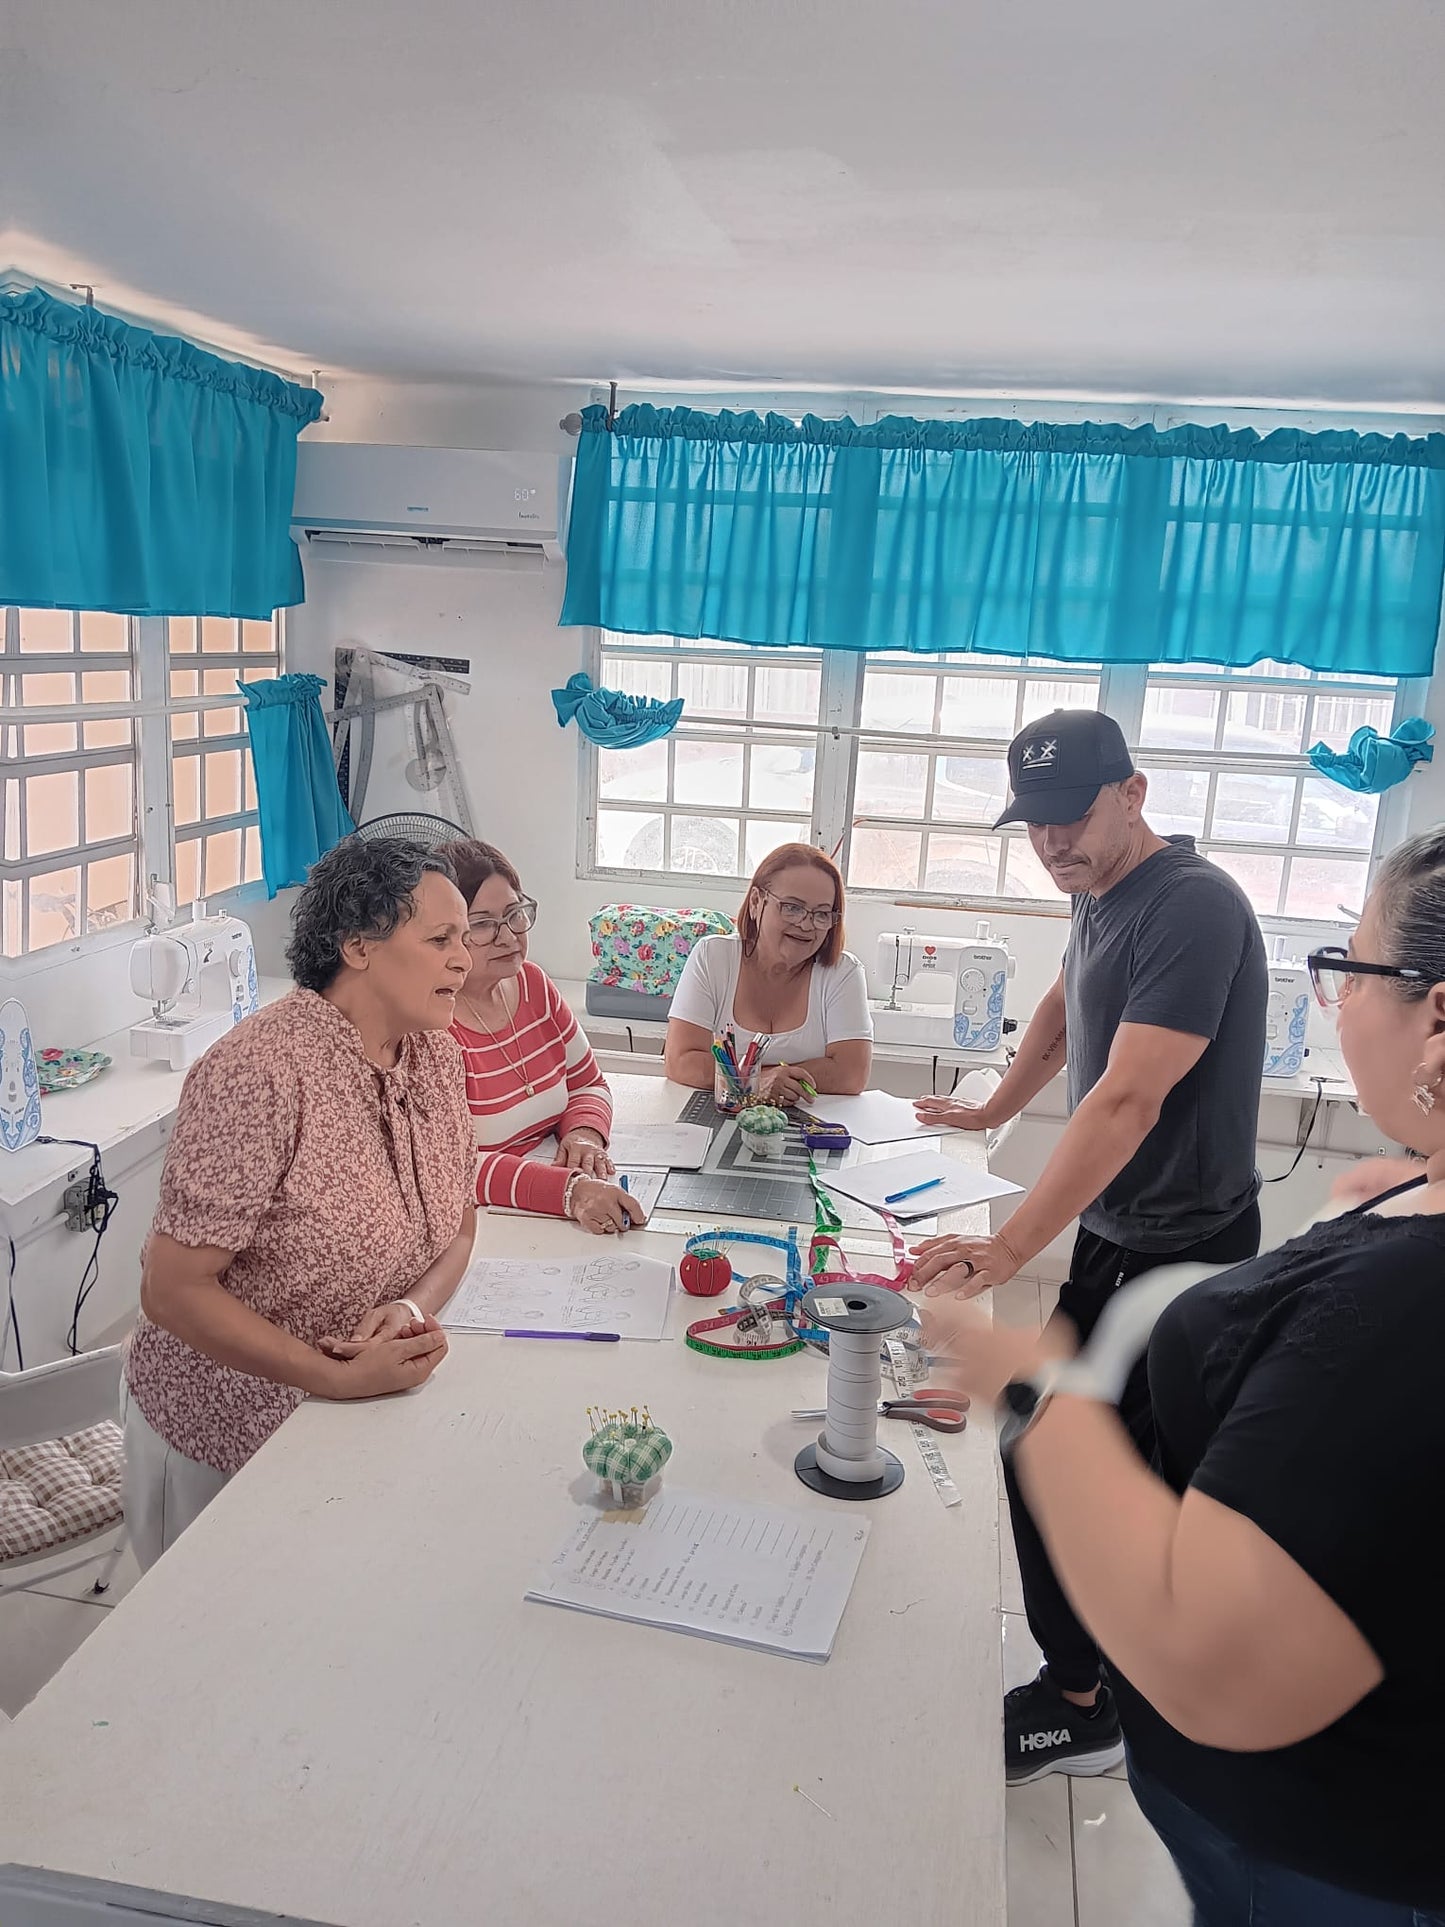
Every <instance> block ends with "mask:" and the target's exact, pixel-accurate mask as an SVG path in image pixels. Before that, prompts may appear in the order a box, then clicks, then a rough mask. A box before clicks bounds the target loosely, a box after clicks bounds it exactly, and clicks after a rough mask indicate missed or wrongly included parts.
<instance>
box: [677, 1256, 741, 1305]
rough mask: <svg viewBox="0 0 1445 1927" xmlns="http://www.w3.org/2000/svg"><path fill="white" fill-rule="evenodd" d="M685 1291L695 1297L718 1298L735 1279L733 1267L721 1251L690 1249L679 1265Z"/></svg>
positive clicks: (679, 1274)
mask: <svg viewBox="0 0 1445 1927" xmlns="http://www.w3.org/2000/svg"><path fill="white" fill-rule="evenodd" d="M678 1276H679V1277H680V1278H681V1280H682V1288H683V1290H684V1291H687V1292H691V1293H692V1296H693V1297H694V1298H716V1297H717V1295H718V1293H719V1292H722V1291H726V1290H727V1288H728V1286H729V1285H730V1284H731V1283H732V1281H733V1268H732V1266H731V1265H730V1264H729V1263H728V1261H727V1259H726V1258H725V1257H724V1256H723V1254H722V1253H721V1252H720V1251H689V1252H687V1253H685V1254H684V1257H683V1260H682V1263H681V1264H680V1265H679V1266H678Z"/></svg>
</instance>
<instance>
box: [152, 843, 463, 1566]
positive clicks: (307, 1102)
mask: <svg viewBox="0 0 1445 1927" xmlns="http://www.w3.org/2000/svg"><path fill="white" fill-rule="evenodd" d="M294 926H295V927H294V934H293V939H292V943H291V948H290V951H289V953H288V954H289V956H290V960H291V964H292V969H293V972H294V975H295V977H296V982H297V985H298V988H297V989H296V990H294V991H292V992H291V993H290V995H289V996H287V997H283V998H282V999H281V1000H280V1002H279V1003H275V1004H271V1005H269V1006H268V1007H267V1008H266V1009H264V1010H262V1011H260V1012H259V1013H258V1014H257V1015H256V1016H254V1017H250V1018H247V1019H246V1021H245V1022H244V1023H242V1024H238V1025H237V1026H236V1028H235V1029H234V1030H233V1031H231V1032H230V1033H229V1034H228V1035H227V1036H225V1037H223V1038H221V1039H220V1040H219V1042H217V1043H215V1044H213V1045H212V1046H211V1048H210V1049H209V1050H208V1051H207V1052H206V1054H205V1056H204V1057H203V1058H202V1059H201V1060H200V1062H199V1063H197V1064H196V1065H195V1066H194V1067H193V1068H192V1070H191V1071H190V1073H189V1075H188V1076H187V1078H186V1082H185V1086H184V1088H183V1089H182V1091H181V1099H180V1106H179V1109H178V1111H177V1114H176V1124H175V1130H174V1132H173V1134H172V1137H171V1142H170V1147H169V1149H168V1151H167V1153H166V1161H165V1167H164V1170H163V1172H162V1176H161V1192H160V1204H159V1207H158V1209H157V1211H156V1215H155V1220H154V1223H153V1224H152V1226H151V1234H150V1238H149V1240H148V1242H147V1246H146V1250H145V1253H144V1256H143V1261H142V1263H143V1274H142V1279H141V1316H140V1320H139V1322H138V1324H137V1326H136V1329H135V1332H134V1334H133V1336H132V1338H131V1342H130V1347H129V1352H128V1356H127V1360H126V1379H125V1387H124V1390H123V1394H122V1407H123V1413H124V1421H125V1443H126V1486H125V1510H126V1520H127V1524H128V1526H129V1529H130V1534H131V1538H132V1541H133V1543H134V1546H135V1551H136V1556H137V1558H138V1559H139V1560H140V1563H141V1565H142V1566H147V1565H149V1564H151V1563H152V1561H153V1560H155V1559H157V1558H159V1557H160V1555H161V1553H162V1552H163V1551H164V1550H165V1549H166V1547H167V1546H168V1545H169V1544H170V1543H171V1542H172V1541H173V1540H174V1539H175V1538H176V1537H177V1536H178V1534H179V1533H180V1532H181V1531H183V1530H184V1528H185V1527H186V1526H187V1525H188V1524H189V1523H190V1522H191V1520H192V1519H194V1518H195V1516H196V1514H197V1513H198V1512H200V1511H201V1509H202V1508H203V1507H204V1506H205V1505H206V1504H207V1503H208V1502H209V1501H210V1500H211V1499H212V1498H213V1497H214V1496H215V1494H216V1492H217V1491H219V1489H220V1488H221V1486H222V1485H224V1484H225V1482H226V1480H227V1479H228V1478H230V1477H231V1475H232V1474H233V1473H235V1472H237V1471H239V1470H240V1468H241V1466H243V1465H244V1464H245V1462H246V1461H247V1459H249V1458H250V1457H251V1455H252V1454H253V1453H254V1452H256V1451H258V1450H259V1448H260V1447H261V1446H262V1445H264V1444H265V1442H266V1440H267V1439H268V1438H269V1437H270V1436H271V1434H272V1433H273V1432H274V1431H275V1430H276V1429H277V1427H278V1426H280V1425H281V1424H282V1422H283V1421H284V1420H285V1419H286V1418H287V1417H289V1415H290V1414H291V1413H292V1412H293V1411H294V1410H295V1409H296V1407H297V1406H298V1405H299V1404H300V1403H301V1401H302V1399H303V1398H304V1397H306V1395H307V1394H308V1393H309V1394H310V1395H311V1396H312V1397H317V1398H374V1397H376V1396H377V1395H378V1394H381V1393H385V1392H400V1391H406V1390H408V1389H409V1388H411V1387H412V1386H415V1385H420V1384H421V1383H422V1382H423V1381H424V1380H425V1379H426V1378H428V1377H429V1376H430V1374H431V1372H432V1371H433V1369H434V1368H435V1366H436V1364H437V1362H438V1360H439V1359H440V1358H441V1356H442V1355H443V1353H444V1352H445V1350H446V1338H445V1336H444V1334H443V1333H442V1331H441V1330H440V1328H439V1326H438V1325H437V1322H436V1316H435V1314H436V1313H437V1312H438V1311H439V1310H440V1309H441V1307H442V1306H443V1305H444V1304H445V1303H446V1301H447V1299H448V1298H449V1297H450V1296H451V1294H452V1293H453V1291H455V1289H456V1287H457V1284H458V1282H459V1281H460V1279H461V1276H462V1272H463V1271H464V1269H465V1268H466V1264H467V1262H468V1258H469V1256H470V1252H471V1247H472V1238H473V1234H474V1232H475V1228H476V1213H475V1205H474V1202H473V1196H474V1194H473V1188H472V1187H473V1162H474V1153H473V1148H472V1128H471V1119H470V1117H469V1115H468V1112H467V1103H466V1089H465V1084H464V1081H463V1076H462V1066H461V1054H460V1052H459V1050H458V1048H457V1045H456V1043H455V1042H454V1041H453V1039H452V1038H451V1037H450V1036H448V1035H447V1026H448V1025H449V1024H450V1023H451V1021H452V1018H453V1015H454V1012H455V1005H456V994H457V991H458V989H459V988H460V986H461V985H462V984H463V983H464V982H465V981H466V976H467V971H468V969H469V968H470V965H471V957H470V954H469V952H468V949H467V941H466V931H467V906H466V903H465V902H464V900H463V899H462V897H461V895H460V893H459V891H458V890H457V887H456V883H455V881H454V879H453V874H452V870H451V866H450V865H449V864H448V863H447V862H446V860H445V859H440V858H437V857H435V856H432V855H429V854H428V853H427V852H426V851H424V850H422V849H421V848H419V847H418V846H417V845H415V844H411V843H403V842H399V841H395V840H378V841H374V842H367V841H364V840H363V839H361V838H359V837H349V838H348V839H347V840H346V841H345V842H344V843H341V844H339V845H338V846H337V847H336V848H335V849H334V850H332V851H330V852H329V853H328V854H327V855H326V856H324V857H323V858H322V859H321V861H320V862H319V863H318V864H317V865H316V867H315V869H314V870H313V871H312V873H311V877H310V880H309V881H308V883H307V885H306V887H305V889H304V890H303V891H302V892H301V896H300V899H299V901H298V903H297V906H296V911H295V918H294Z"/></svg>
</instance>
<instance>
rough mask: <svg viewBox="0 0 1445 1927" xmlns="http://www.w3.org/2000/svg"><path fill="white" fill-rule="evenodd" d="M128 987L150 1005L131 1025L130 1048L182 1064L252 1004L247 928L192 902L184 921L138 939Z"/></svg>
mask: <svg viewBox="0 0 1445 1927" xmlns="http://www.w3.org/2000/svg"><path fill="white" fill-rule="evenodd" d="M130 987H131V989H132V990H133V991H134V992H135V994H136V996H137V997H144V998H145V1000H146V1001H147V1003H149V1004H150V1006H151V1014H150V1016H149V1017H147V1018H145V1019H144V1020H143V1021H142V1022H140V1023H138V1024H133V1025H132V1026H131V1032H130V1054H131V1056H132V1057H159V1058H164V1060H165V1061H166V1062H167V1063H168V1064H169V1065H170V1067H171V1069H172V1070H173V1071H183V1070H185V1069H186V1067H187V1066H188V1065H190V1064H194V1063H195V1061H196V1059H197V1058H198V1057H199V1056H200V1055H201V1053H202V1052H203V1051H205V1050H206V1049H207V1048H208V1047H209V1046H210V1045H212V1044H214V1043H215V1041H216V1039H217V1038H218V1037H223V1036H224V1035H225V1033H226V1032H227V1031H228V1030H230V1028H231V1026H232V1025H233V1024H239V1023H240V1021H241V1019H242V1018H243V1017H249V1016H251V1014H252V1013H253V1012H254V1011H255V1010H256V1008H257V1004H258V1001H259V1000H258V998H257V994H256V952H255V949H254V948H253V946H252V943H251V932H250V931H249V930H248V929H247V928H246V926H245V924H244V923H242V921H241V919H240V918H239V917H208V916H207V915H206V906H205V905H204V904H203V903H197V905H196V908H195V916H194V917H193V918H192V920H191V922H190V923H183V924H179V925H177V926H176V928H175V929H173V930H157V931H152V932H151V933H150V934H149V935H147V936H144V937H142V938H141V939H140V940H139V942H138V943H137V944H136V946H135V948H134V949H133V950H132V951H131V953H130Z"/></svg>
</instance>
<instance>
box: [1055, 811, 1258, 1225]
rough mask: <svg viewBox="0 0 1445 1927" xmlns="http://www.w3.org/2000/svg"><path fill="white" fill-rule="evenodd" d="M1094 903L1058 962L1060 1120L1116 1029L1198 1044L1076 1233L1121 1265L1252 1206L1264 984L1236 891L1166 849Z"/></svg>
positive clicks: (1179, 850) (1191, 851)
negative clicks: (1064, 1046) (1115, 1250)
mask: <svg viewBox="0 0 1445 1927" xmlns="http://www.w3.org/2000/svg"><path fill="white" fill-rule="evenodd" d="M1168 841H1169V848H1168V849H1165V850H1158V851H1156V852H1155V854H1154V855H1153V856H1151V857H1146V858H1145V860H1144V861H1143V862H1142V863H1141V864H1140V865H1139V867H1138V868H1137V869H1135V870H1131V871H1130V872H1129V874H1128V875H1127V876H1126V877H1124V878H1123V880H1122V881H1121V882H1119V883H1116V884H1115V885H1114V888H1113V889H1112V890H1108V891H1106V892H1105V893H1104V895H1103V896H1102V897H1099V898H1097V899H1096V898H1094V897H1091V896H1089V895H1087V894H1084V895H1081V896H1077V897H1075V898H1074V909H1073V928H1072V930H1071V932H1070V934H1069V946H1068V949H1067V950H1066V951H1065V953H1064V997H1065V1003H1066V1007H1067V1012H1068V1026H1069V1041H1068V1049H1069V1056H1068V1074H1069V1109H1070V1111H1072V1110H1073V1109H1074V1108H1075V1106H1076V1105H1078V1104H1079V1103H1080V1102H1081V1101H1082V1100H1083V1099H1084V1098H1085V1097H1086V1096H1087V1095H1088V1093H1089V1092H1090V1091H1091V1090H1092V1089H1093V1088H1094V1086H1095V1085H1096V1084H1097V1083H1098V1081H1099V1079H1100V1078H1101V1077H1102V1076H1103V1075H1104V1071H1105V1069H1106V1068H1107V1066H1108V1062H1109V1051H1110V1047H1111V1046H1112V1044H1113V1042H1114V1033H1115V1031H1116V1030H1117V1029H1118V1028H1119V1026H1120V1024H1157V1025H1158V1026H1159V1027H1160V1028H1161V1029H1163V1030H1178V1031H1187V1032H1188V1033H1189V1034H1190V1035H1191V1036H1193V1037H1207V1038H1208V1039H1209V1043H1208V1046H1207V1048H1206V1049H1205V1052H1204V1054H1203V1056H1202V1057H1201V1058H1200V1059H1199V1062H1198V1063H1197V1064H1196V1065H1195V1066H1194V1068H1193V1070H1191V1071H1190V1072H1189V1073H1188V1075H1187V1076H1185V1077H1183V1078H1181V1079H1180V1081H1179V1082H1178V1083H1177V1084H1176V1085H1175V1086H1174V1089H1173V1090H1172V1091H1170V1093H1169V1095H1168V1096H1167V1097H1166V1098H1165V1100H1164V1106H1163V1109H1162V1110H1161V1112H1160V1114H1159V1122H1158V1123H1157V1124H1156V1125H1155V1126H1154V1128H1153V1130H1152V1131H1151V1132H1150V1133H1149V1135H1148V1137H1146V1138H1145V1140H1144V1142H1143V1143H1142V1144H1141V1145H1140V1146H1139V1149H1138V1151H1137V1152H1136V1153H1135V1155H1134V1156H1133V1157H1132V1158H1131V1159H1130V1161H1129V1162H1128V1164H1126V1165H1125V1166H1124V1169H1123V1170H1122V1171H1121V1172H1120V1173H1119V1175H1118V1177H1116V1178H1115V1179H1114V1180H1113V1182H1112V1183H1110V1184H1107V1185H1106V1186H1105V1187H1104V1190H1103V1192H1102V1194H1101V1195H1100V1196H1099V1197H1098V1198H1097V1199H1096V1200H1095V1202H1094V1203H1093V1204H1091V1205H1090V1206H1089V1208H1088V1210H1087V1211H1084V1212H1082V1213H1081V1214H1080V1217H1079V1222H1080V1223H1081V1224H1082V1225H1083V1226H1084V1228H1085V1230H1087V1231H1092V1232H1094V1233H1096V1234H1097V1235H1098V1236H1099V1237H1101V1238H1108V1239H1109V1240H1110V1241H1111V1242H1112V1243H1114V1244H1118V1245H1123V1246H1125V1247H1126V1248H1127V1249H1128V1250H1130V1251H1158V1252H1170V1251H1182V1250H1183V1249H1184V1248H1185V1247H1186V1246H1188V1245H1192V1244H1197V1243H1199V1242H1200V1241H1201V1240H1203V1239H1205V1238H1208V1237H1210V1236H1211V1235H1212V1234H1213V1233H1214V1232H1216V1231H1222V1230H1223V1229H1224V1227H1225V1226H1226V1225H1228V1224H1231V1223H1233V1221H1234V1219H1236V1218H1237V1217H1238V1216H1239V1214H1240V1212H1241V1211H1244V1210H1246V1209H1247V1208H1248V1207H1249V1205H1251V1204H1252V1203H1253V1202H1254V1199H1255V1198H1256V1196H1257V1195H1258V1193H1259V1172H1258V1170H1257V1169H1256V1167H1255V1161H1254V1151H1255V1138H1256V1134H1257V1130H1258V1123H1259V1090H1260V1083H1259V1080H1260V1074H1261V1071H1262V1069H1263V1066H1264V1024H1265V1008H1266V1005H1267V1003H1268V1000H1269V973H1268V966H1267V965H1266V963H1265V955H1264V939H1263V938H1262V937H1261V936H1260V932H1259V925H1258V923H1257V922H1256V921H1255V915H1254V911H1253V910H1252V909H1251V907H1250V904H1249V900H1248V898H1247V897H1246V896H1245V894H1244V892H1243V891H1242V890H1241V889H1240V887H1239V885H1238V884H1237V883H1236V882H1235V881H1234V879H1233V878H1232V877H1230V876H1227V875H1226V874H1225V872H1224V871H1223V870H1220V869H1217V868H1216V867H1215V865H1214V864H1212V863H1209V862H1206V860H1205V859H1204V858H1203V857H1202V856H1200V855H1199V853H1198V851H1197V850H1196V849H1195V847H1194V839H1193V837H1189V836H1171V837H1170V838H1169V839H1168Z"/></svg>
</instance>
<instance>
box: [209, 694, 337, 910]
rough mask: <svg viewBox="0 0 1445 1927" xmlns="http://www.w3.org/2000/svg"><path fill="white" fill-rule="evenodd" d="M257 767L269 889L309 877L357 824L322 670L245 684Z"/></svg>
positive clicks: (263, 865)
mask: <svg viewBox="0 0 1445 1927" xmlns="http://www.w3.org/2000/svg"><path fill="white" fill-rule="evenodd" d="M236 687H237V689H239V690H240V692H241V694H242V695H243V696H244V697H245V699H246V727H247V730H248V731H249V733H250V737H251V761H252V763H253V765H254V766H255V770H256V802H257V805H258V808H259V812H260V818H261V870H262V873H263V875H264V876H265V878H266V894H267V896H268V897H274V896H275V895H276V893H277V891H278V890H284V889H286V887H287V886H288V885H289V884H292V883H304V882H305V881H306V876H307V873H308V871H309V870H310V868H311V866H312V864H313V863H314V862H315V861H316V859H317V858H318V857H319V856H324V855H325V854H326V852H327V851H328V850H329V849H330V848H331V847H332V846H333V844H336V843H339V842H340V841H341V839H342V837H343V836H350V834H351V832H352V831H353V830H354V829H355V827H356V825H355V824H354V823H353V822H352V820H351V818H350V816H349V815H348V814H347V810H346V805H345V804H344V803H343V802H342V800H341V791H340V789H339V788H338V787H337V783H336V765H335V763H334V761H333V760H332V755H331V737H330V735H329V733H328V732H327V728H326V718H325V717H324V716H323V715H322V713H321V692H322V690H323V689H324V688H325V687H326V685H325V683H324V682H322V680H321V678H320V677H319V676H273V677H271V678H270V679H269V680H268V681H266V682H240V683H237V684H236Z"/></svg>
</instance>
